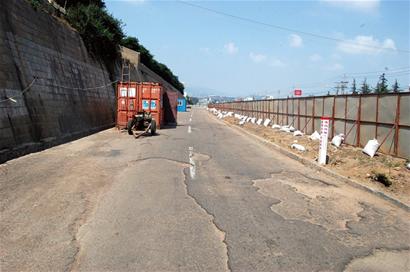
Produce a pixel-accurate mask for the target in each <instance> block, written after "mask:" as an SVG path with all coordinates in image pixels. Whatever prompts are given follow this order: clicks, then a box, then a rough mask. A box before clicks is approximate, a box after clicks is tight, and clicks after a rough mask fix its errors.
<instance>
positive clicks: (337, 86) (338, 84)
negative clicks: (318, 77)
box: [335, 82, 340, 95]
mask: <svg viewBox="0 0 410 272" xmlns="http://www.w3.org/2000/svg"><path fill="white" fill-rule="evenodd" d="M335 83H336V87H335V89H336V95H339V90H340V82H335Z"/></svg>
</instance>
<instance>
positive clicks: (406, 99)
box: [400, 94, 410, 126]
mask: <svg viewBox="0 0 410 272" xmlns="http://www.w3.org/2000/svg"><path fill="white" fill-rule="evenodd" d="M400 124H403V125H407V126H410V95H409V94H406V95H402V96H401V98H400Z"/></svg>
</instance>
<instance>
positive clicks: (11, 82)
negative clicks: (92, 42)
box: [0, 0, 115, 163]
mask: <svg viewBox="0 0 410 272" xmlns="http://www.w3.org/2000/svg"><path fill="white" fill-rule="evenodd" d="M33 80H34V81H33ZM110 81H111V80H110V77H109V74H108V72H107V70H106V68H105V66H104V65H103V64H101V63H100V62H98V61H96V60H95V59H93V58H92V57H91V56H90V55H89V54H88V52H87V50H86V48H85V46H84V44H83V41H82V39H81V37H80V36H79V34H78V33H77V32H76V31H74V30H72V29H71V28H70V27H69V26H67V25H66V23H64V22H60V21H59V20H58V19H56V18H53V17H52V16H50V15H49V14H46V13H44V12H42V11H35V10H34V9H33V8H32V7H31V5H30V4H29V3H28V2H26V1H24V0H2V1H0V101H1V102H0V163H1V162H4V161H6V160H8V159H10V158H14V157H16V156H19V155H22V154H25V153H28V152H33V151H36V150H39V149H42V148H45V147H49V146H52V145H55V144H59V143H62V142H65V141H68V140H71V139H73V138H77V137H80V136H84V135H87V134H90V133H92V132H95V131H98V130H101V129H103V128H107V127H110V126H112V125H113V124H114V122H115V91H114V86H112V85H110ZM30 83H31V84H32V87H31V88H29V89H28V90H27V91H26V92H24V93H23V92H22V90H24V89H25V88H26V87H27V86H29V85H30ZM104 85H106V87H101V88H97V89H95V88H94V89H93V88H91V89H88V88H90V87H96V86H104ZM10 97H12V98H13V99H14V100H15V101H16V102H13V101H12V100H10V99H8V98H10Z"/></svg>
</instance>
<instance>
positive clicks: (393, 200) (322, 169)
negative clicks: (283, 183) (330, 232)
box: [210, 114, 410, 212]
mask: <svg viewBox="0 0 410 272" xmlns="http://www.w3.org/2000/svg"><path fill="white" fill-rule="evenodd" d="M210 115H211V116H213V117H214V118H215V119H216V120H217V121H220V122H221V123H223V124H225V125H228V126H229V127H231V128H232V129H236V130H237V131H239V132H241V133H244V134H247V135H249V136H251V137H254V138H255V139H257V140H258V141H260V142H262V143H263V144H265V145H268V146H269V147H273V148H274V149H275V150H276V151H279V152H280V153H281V154H283V155H285V156H287V157H289V158H291V159H294V160H297V161H299V162H301V163H302V164H303V165H306V166H308V167H311V168H313V169H315V170H317V171H320V172H323V173H325V174H327V175H329V176H331V177H334V178H336V179H338V180H340V181H342V182H345V183H347V184H349V185H351V186H353V187H355V188H358V189H361V190H364V191H367V192H370V193H372V194H375V195H377V196H379V197H382V198H383V199H385V200H387V201H389V202H390V203H392V204H394V205H396V206H397V207H399V208H402V209H404V210H406V211H407V212H410V206H408V205H406V204H405V203H403V202H401V201H400V200H398V199H396V198H393V197H391V196H389V195H386V194H385V193H383V192H380V191H377V190H374V189H372V188H370V187H367V186H365V185H363V184H361V183H359V182H358V181H355V180H353V179H349V178H347V177H345V176H342V175H341V174H338V173H336V172H334V171H332V170H330V169H328V168H325V167H323V166H321V165H319V164H316V163H315V162H313V161H311V160H307V159H306V158H303V157H301V156H299V155H297V154H295V153H293V152H290V151H289V150H286V149H285V148H283V147H281V146H279V145H277V144H275V143H273V142H270V141H268V140H266V139H264V138H262V137H260V136H258V135H255V134H253V133H251V132H249V131H247V130H246V129H244V128H241V127H239V126H236V125H231V124H229V123H227V122H224V121H223V120H220V119H218V118H216V117H215V116H214V115H212V114H210Z"/></svg>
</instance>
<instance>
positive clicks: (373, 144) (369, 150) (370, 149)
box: [362, 139, 380, 158]
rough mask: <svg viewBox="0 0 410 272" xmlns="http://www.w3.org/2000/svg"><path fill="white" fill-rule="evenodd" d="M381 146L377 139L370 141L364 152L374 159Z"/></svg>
mask: <svg viewBox="0 0 410 272" xmlns="http://www.w3.org/2000/svg"><path fill="white" fill-rule="evenodd" d="M379 146H380V144H379V142H378V141H377V140H376V139H373V140H369V141H368V142H367V144H366V146H365V147H364V148H363V150H362V151H363V153H365V154H367V155H369V156H370V157H372V158H373V156H374V154H376V152H377V149H379Z"/></svg>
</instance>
